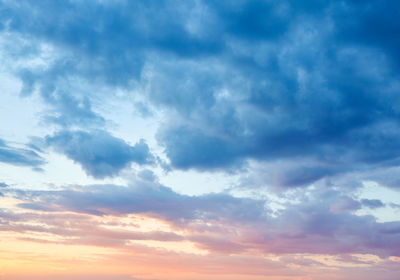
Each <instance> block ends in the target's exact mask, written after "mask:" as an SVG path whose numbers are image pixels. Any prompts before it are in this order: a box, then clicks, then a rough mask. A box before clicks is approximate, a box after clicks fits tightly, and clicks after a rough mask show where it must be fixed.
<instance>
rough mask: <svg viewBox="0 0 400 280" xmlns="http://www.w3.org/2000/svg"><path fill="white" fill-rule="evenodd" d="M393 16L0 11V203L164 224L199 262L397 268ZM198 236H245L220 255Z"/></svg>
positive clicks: (106, 7) (323, 9) (135, 5)
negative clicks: (198, 254)
mask: <svg viewBox="0 0 400 280" xmlns="http://www.w3.org/2000/svg"><path fill="white" fill-rule="evenodd" d="M399 11H400V4H399V3H397V1H389V0H381V1H374V0H365V1H356V0H352V1H351V0H341V1H334V2H330V1H318V0H305V1H268V0H264V1H261V0H260V1H200V0H198V1H122V0H121V1H75V0H74V1H72V0H71V1H21V2H15V1H8V0H4V1H0V92H1V94H0V98H1V102H0V194H1V196H0V199H5V200H6V199H14V200H15V201H17V202H15V205H14V207H17V208H19V209H24V211H33V212H32V213H34V212H35V211H42V212H44V213H50V214H51V213H54V212H57V211H67V212H68V211H70V212H74V213H84V214H87V215H92V216H93V217H103V216H113V217H123V216H124V215H125V216H126V215H131V214H132V215H143V216H144V217H147V218H156V219H160V220H162V221H164V222H166V223H168V224H170V225H171V227H172V228H174V229H175V230H176V229H179V230H180V233H179V234H181V233H182V232H183V231H185V230H186V231H187V232H190V234H189V236H186V237H185V238H184V239H180V238H181V237H176V240H188V242H192V243H193V244H194V246H197V248H201V249H203V250H208V252H209V254H213V253H218V254H222V253H226V254H227V256H229V255H230V254H239V255H240V254H241V253H246V254H250V253H251V252H253V251H252V250H256V249H255V248H258V249H257V250H261V251H263V252H268V253H269V254H276V255H279V256H282V257H285V256H290V254H311V255H313V254H314V255H321V254H322V255H324V254H325V255H329V256H334V257H337V256H339V255H340V256H341V257H343V256H344V255H348V256H350V255H351V256H352V257H351V258H350V257H349V258H348V259H347V261H348V262H349V263H352V264H354V263H355V262H356V261H355V260H354V259H353V257H354V256H353V255H354V254H364V255H374V256H378V257H379V258H380V260H381V261H382V262H394V261H393V259H390V258H391V257H397V258H398V257H400V251H399V248H400V230H399V229H400V220H399V218H398V217H399V215H400V193H399V190H400V177H399V175H398V174H400V173H399V171H400V161H399V159H400V137H399V135H400V123H399V117H400V109H399V108H400V94H399V91H400V83H399V81H400V71H399V69H400V68H399V66H400V56H399V54H398V50H399V48H400V39H398V38H400V37H399V32H400V20H399V18H400V15H399ZM0 210H1V211H3V212H0V218H1V219H2V221H3V224H1V223H0V225H3V227H0V231H1V230H3V231H4V232H10V231H11V232H12V231H13V230H14V231H15V232H19V231H21V232H25V231H24V230H22V229H18V228H17V227H16V228H15V229H10V228H9V227H6V226H4V225H5V224H12V223H16V222H17V221H18V220H19V219H20V218H17V213H19V212H18V211H17V210H15V209H14V208H12V209H11V208H10V209H7V207H4V209H0ZM4 211H5V212H7V213H9V212H13V213H14V212H15V213H14V214H15V215H16V216H11V218H10V216H7V215H5V214H4V213H5V212H4ZM2 215H3V216H4V217H3V216H2ZM42 215H44V214H43V213H42ZM43 217H44V216H43ZM43 219H45V218H43ZM93 219H94V218H93ZM200 221H201V222H202V223H205V224H208V223H211V224H212V223H213V222H216V223H217V224H218V225H219V226H221V227H222V226H223V225H225V227H227V228H230V229H231V230H232V232H233V231H237V232H239V233H240V234H243V235H246V234H248V236H247V235H246V238H245V237H243V238H241V239H240V238H239V239H237V238H236V239H235V237H233V236H228V237H227V239H228V240H227V241H226V242H227V243H223V242H222V239H221V237H222V236H224V234H222V235H221V236H219V237H218V238H216V239H211V238H210V236H208V235H207V233H204V232H202V231H200V230H199V229H198V228H196V227H195V226H194V223H195V222H196V223H197V222H200ZM28 222H29V221H25V223H28ZM31 222H32V221H31ZM21 223H22V222H21ZM43 223H46V221H45V220H43ZM49 223H51V222H49ZM52 226H54V227H56V225H52ZM2 228H3V229H2ZM249 228H253V230H252V233H251V234H250V233H249V232H248V231H247V230H248V229H249ZM21 232H19V233H21ZM175 233H176V232H175ZM239 233H238V234H239ZM245 233H246V234H245ZM57 234H59V235H63V234H61V233H57ZM240 234H239V235H240ZM383 235H384V237H382V236H383ZM67 236H68V234H67V233H65V236H64V237H65V238H67ZM182 238H183V237H182ZM161 239H163V238H161ZM163 241H165V240H164V239H163ZM82 242H84V241H82ZM125 242H127V240H125ZM89 243H90V242H89ZM89 243H88V244H89ZM90 244H92V243H90ZM125 244H126V243H125ZM97 245H98V244H97ZM115 246H116V247H118V246H119V245H118V246H117V245H115ZM118 248H119V249H121V248H123V246H122V245H121V246H119V247H118ZM303 257H304V258H306V257H305V255H304V256H303ZM288 258H289V257H288ZM291 261H293V260H287V262H288V263H290V262H291ZM342 261H343V262H345V261H346V258H345V257H343V260H342ZM282 262H286V261H285V260H284V261H282ZM296 265H300V264H296ZM385 265H386V263H385ZM305 266H307V265H305ZM389 267H390V269H387V271H389V272H392V271H393V269H392V266H390V265H389ZM371 269H372V270H373V269H374V267H373V266H372V268H371ZM376 269H378V270H379V269H380V268H379V266H378V265H377V268H376ZM0 272H1V271H0ZM389 272H388V276H387V278H385V279H388V280H394V279H395V278H393V277H394V276H393V275H392V274H390V273H389ZM352 273H353V272H352ZM354 273H355V272H354ZM261 275H262V274H261ZM349 275H351V274H350V272H348V271H346V270H345V269H343V275H342V276H343V278H341V279H350V278H346V277H349ZM357 275H358V276H357V277H361V276H359V274H357ZM360 275H361V274H360ZM371 275H372V274H371ZM282 277H283V276H282ZM296 277H297V276H296ZM316 277H317V276H316ZM357 277H355V278H352V279H356V278H357ZM363 277H364V276H363ZM0 279H1V277H0ZM146 279H147V278H146ZM193 279H194V278H193ZM199 279H201V278H199ZM216 279H217V278H216ZM238 279H239V278H238ZM285 279H286V278H285ZM287 279H300V278H295V276H293V278H287ZM304 279H305V278H304ZM307 279H308V278H307ZM310 279H311V278H310ZM312 279H314V278H312ZM327 279H330V278H329V277H328V278H327ZM360 279H361V278H360ZM363 279H364V278H363Z"/></svg>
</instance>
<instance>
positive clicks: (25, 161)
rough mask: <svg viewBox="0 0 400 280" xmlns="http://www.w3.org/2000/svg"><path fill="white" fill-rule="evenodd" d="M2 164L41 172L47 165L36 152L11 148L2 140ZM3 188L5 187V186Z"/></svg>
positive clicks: (0, 156) (0, 159)
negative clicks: (44, 165) (43, 166)
mask: <svg viewBox="0 0 400 280" xmlns="http://www.w3.org/2000/svg"><path fill="white" fill-rule="evenodd" d="M0 162H3V163H7V164H12V165H16V166H30V167H32V168H33V169H34V170H40V167H41V166H42V165H43V164H45V161H44V159H43V158H42V157H41V156H40V155H39V154H38V153H36V152H35V151H33V150H30V149H26V148H16V147H12V146H9V145H8V144H6V142H4V141H3V140H2V139H0ZM2 184H3V183H2ZM2 186H3V187H4V185H2Z"/></svg>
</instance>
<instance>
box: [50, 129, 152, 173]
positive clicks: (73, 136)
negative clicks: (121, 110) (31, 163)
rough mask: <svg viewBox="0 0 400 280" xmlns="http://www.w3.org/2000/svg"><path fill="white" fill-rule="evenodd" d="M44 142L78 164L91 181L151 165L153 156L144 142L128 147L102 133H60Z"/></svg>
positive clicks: (120, 140)
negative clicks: (134, 167) (132, 167)
mask: <svg viewBox="0 0 400 280" xmlns="http://www.w3.org/2000/svg"><path fill="white" fill-rule="evenodd" d="M45 142H46V144H47V145H48V146H51V147H53V148H54V149H55V150H56V151H57V152H59V153H62V154H65V155H66V156H67V157H68V158H70V159H72V160H73V161H74V162H76V163H79V164H80V165H81V166H82V168H83V169H84V170H85V172H86V173H87V174H88V175H91V176H93V177H95V178H105V177H108V176H115V175H117V174H118V173H119V172H120V171H121V170H122V169H124V168H126V167H128V166H129V165H130V164H131V163H137V164H140V165H143V164H153V163H154V157H153V155H152V154H151V153H150V150H149V147H148V146H147V144H146V143H145V141H144V140H140V141H139V142H138V143H136V144H135V145H134V146H130V145H129V144H127V143H126V142H125V141H124V140H122V139H119V138H116V137H114V136H112V135H110V134H109V133H108V132H106V131H100V130H95V131H90V132H86V131H69V130H63V131H60V132H58V133H56V134H54V135H52V136H47V137H46V139H45Z"/></svg>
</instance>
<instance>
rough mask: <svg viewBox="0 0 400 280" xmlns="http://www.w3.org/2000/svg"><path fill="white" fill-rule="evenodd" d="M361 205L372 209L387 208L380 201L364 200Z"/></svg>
mask: <svg viewBox="0 0 400 280" xmlns="http://www.w3.org/2000/svg"><path fill="white" fill-rule="evenodd" d="M361 204H362V205H363V206H365V207H368V208H371V209H376V208H381V207H384V206H385V204H384V203H383V202H382V201H380V200H379V199H362V200H361Z"/></svg>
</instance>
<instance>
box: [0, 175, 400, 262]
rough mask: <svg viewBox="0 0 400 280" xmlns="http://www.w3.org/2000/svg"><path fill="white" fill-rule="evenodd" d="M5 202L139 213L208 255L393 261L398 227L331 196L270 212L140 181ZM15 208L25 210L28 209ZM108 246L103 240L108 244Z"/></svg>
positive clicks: (256, 202) (304, 196) (263, 203)
mask: <svg viewBox="0 0 400 280" xmlns="http://www.w3.org/2000/svg"><path fill="white" fill-rule="evenodd" d="M5 195H7V196H13V197H15V198H19V199H22V200H24V201H34V202H35V204H34V205H32V209H33V210H37V209H40V210H42V211H46V209H45V208H43V207H40V205H43V206H49V205H50V206H52V207H53V209H50V210H48V211H50V212H49V213H52V212H53V211H54V209H56V210H57V211H68V212H76V213H86V214H88V215H95V216H99V215H101V216H114V217H120V216H125V215H129V214H139V215H144V216H148V217H152V218H156V219H159V220H161V221H165V222H167V223H168V224H170V225H172V226H173V228H174V229H175V230H178V231H179V232H181V231H184V234H183V237H182V238H183V240H188V241H191V242H194V243H195V244H197V246H198V247H199V248H202V249H206V250H208V251H210V252H220V253H224V254H230V253H243V252H246V251H251V250H253V251H254V250H255V251H258V252H260V253H269V254H271V253H272V254H333V255H337V254H374V255H378V256H381V257H385V258H386V257H389V256H400V251H399V250H398V248H399V246H398V245H400V244H399V242H400V223H399V222H398V221H397V222H384V223H380V222H377V221H376V219H375V218H374V217H373V216H370V215H364V216H360V215H356V214H355V213H354V211H355V210H358V209H360V207H361V203H359V202H358V201H356V200H355V199H353V198H351V197H348V196H345V195H344V194H343V193H342V192H340V191H337V190H330V189H322V190H318V189H317V190H313V191H311V190H310V191H309V192H307V193H301V192H298V193H297V194H295V195H294V196H295V197H296V201H297V202H290V200H287V202H284V203H282V204H281V206H282V207H281V208H280V209H279V210H278V211H271V209H270V206H269V205H270V203H271V201H269V200H268V199H265V200H262V199H251V198H240V197H234V196H232V195H229V194H214V193H211V194H205V195H201V196H188V195H182V194H178V193H176V192H174V191H173V190H171V189H170V188H168V187H165V186H163V185H160V184H158V183H155V182H150V181H148V180H142V179H140V178H139V179H138V180H137V181H134V182H132V184H131V185H129V186H118V185H92V186H75V187H74V188H73V189H61V190H54V191H22V190H8V191H7V192H6V193H5ZM22 206H23V207H24V208H25V209H27V208H30V204H27V203H25V204H23V205H22ZM115 234H117V233H115ZM121 234H122V233H121ZM117 235H118V234H117ZM121 236H123V235H121ZM164 237H165V238H167V237H166V236H164ZM164 237H160V238H164ZM137 238H139V237H137ZM143 238H144V237H143ZM152 238H155V237H152ZM168 238H169V237H168ZM171 238H175V237H171ZM176 238H177V237H176ZM114 241H115V240H114ZM114 241H113V240H109V242H111V244H114V243H113V242H114ZM83 242H84V241H83ZM104 242H106V240H104ZM117 243H118V244H121V241H118V242H117ZM115 246H117V245H115ZM118 246H119V245H118Z"/></svg>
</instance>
